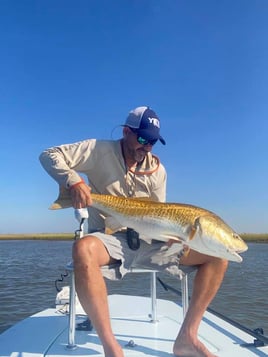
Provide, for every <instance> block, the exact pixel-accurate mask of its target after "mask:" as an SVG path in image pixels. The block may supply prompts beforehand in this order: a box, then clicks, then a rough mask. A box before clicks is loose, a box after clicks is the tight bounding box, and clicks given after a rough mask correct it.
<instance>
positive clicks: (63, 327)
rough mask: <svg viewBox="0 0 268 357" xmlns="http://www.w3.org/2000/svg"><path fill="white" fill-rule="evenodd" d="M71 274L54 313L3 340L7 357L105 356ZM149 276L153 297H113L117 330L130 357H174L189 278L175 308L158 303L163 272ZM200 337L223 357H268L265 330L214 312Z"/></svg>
mask: <svg viewBox="0 0 268 357" xmlns="http://www.w3.org/2000/svg"><path fill="white" fill-rule="evenodd" d="M81 230H82V224H81V225H80V232H81ZM69 270H70V272H71V276H72V278H71V287H70V289H69V288H68V287H65V288H63V289H62V290H61V291H60V292H59V293H58V294H57V296H56V302H55V307H54V308H48V309H46V310H44V311H41V312H39V313H37V314H35V315H32V316H30V317H28V318H26V319H25V320H23V321H21V322H19V323H17V324H15V325H14V326H13V327H11V328H9V329H8V330H6V331H5V332H3V333H2V334H1V335H0V356H1V357H7V356H10V357H41V356H42V357H44V356H46V357H67V356H92V357H103V356H104V354H103V349H102V345H101V342H100V340H99V338H98V335H97V334H96V331H95V329H94V327H92V325H91V324H90V322H89V320H88V319H87V316H86V314H85V312H84V310H83V308H82V307H81V305H80V303H79V301H78V299H77V297H76V294H75V288H74V276H73V273H72V268H71V267H70V268H69ZM134 272H147V273H148V271H144V270H143V271H141V270H135V271H133V273H134ZM149 273H150V274H151V297H142V296H131V295H109V296H108V301H109V308H110V316H111V324H112V329H113V332H114V334H115V336H116V339H117V340H118V341H119V343H120V344H121V346H122V348H123V351H124V356H125V357H130V356H132V357H145V356H150V357H156V356H159V357H168V356H174V355H173V353H172V347H173V343H174V340H175V338H176V335H177V333H178V331H179V329H180V326H181V325H182V322H183V318H184V315H185V313H186V311H187V305H188V286H187V285H188V284H187V275H184V276H183V279H182V282H181V284H182V299H180V301H178V303H175V302H172V301H168V300H163V299H157V297H156V281H157V272H156V271H149ZM169 288H171V289H173V288H172V287H169ZM178 300H179V299H178ZM199 338H200V340H201V341H202V342H203V343H204V344H205V345H206V347H207V348H208V349H209V350H210V351H211V352H212V353H213V354H215V355H216V356H218V357H236V356H237V357H240V356H241V357H256V356H260V357H264V356H268V337H266V336H264V335H263V331H259V330H256V331H252V330H250V329H248V328H246V327H244V326H241V325H240V324H238V323H236V322H234V321H232V320H229V319H227V318H225V317H224V316H221V315H220V316H219V314H217V313H215V312H212V311H211V310H208V311H207V312H206V313H205V314H204V317H203V319H202V322H201V325H200V328H199Z"/></svg>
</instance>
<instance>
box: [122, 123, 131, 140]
mask: <svg viewBox="0 0 268 357" xmlns="http://www.w3.org/2000/svg"><path fill="white" fill-rule="evenodd" d="M130 132H131V130H130V129H129V127H127V126H124V128H123V136H124V138H125V137H127V136H128V134H129V133H130Z"/></svg>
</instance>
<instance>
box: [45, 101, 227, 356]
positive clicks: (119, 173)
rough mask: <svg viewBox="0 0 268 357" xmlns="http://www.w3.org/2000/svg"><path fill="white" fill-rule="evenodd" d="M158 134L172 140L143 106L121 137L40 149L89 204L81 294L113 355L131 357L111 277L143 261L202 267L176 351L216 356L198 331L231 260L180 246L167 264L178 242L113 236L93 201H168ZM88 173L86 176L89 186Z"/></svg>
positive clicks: (80, 249) (77, 199) (78, 201)
mask: <svg viewBox="0 0 268 357" xmlns="http://www.w3.org/2000/svg"><path fill="white" fill-rule="evenodd" d="M158 140H159V141H160V142H161V143H162V144H164V145H165V140H164V139H163V138H162V137H161V135H160V120H159V118H158V116H157V115H156V113H155V112H154V111H153V110H152V109H150V108H149V107H145V106H143V107H138V108H136V109H134V110H132V111H131V112H130V113H129V115H128V117H127V119H126V122H125V124H124V125H123V137H122V139H121V140H116V141H113V140H110V141H103V140H95V139H89V140H85V141H82V142H78V143H74V144H68V145H62V146H58V147H55V148H50V149H48V150H45V151H44V152H43V153H42V154H41V155H40V161H41V163H42V165H43V167H44V168H45V169H46V171H47V172H48V173H49V174H50V175H51V176H52V177H53V178H54V179H55V180H56V181H57V182H58V183H59V185H60V186H62V187H65V189H68V190H69V194H70V196H71V199H72V204H73V207H74V208H82V207H88V209H89V234H88V235H87V236H85V237H84V238H83V239H80V240H78V241H77V242H76V243H75V244H74V248H73V260H74V268H75V284H76V290H77V294H78V296H79V300H80V302H81V304H82V306H83V308H84V310H85V312H86V313H87V314H88V316H89V318H90V320H91V321H92V323H93V325H94V327H95V329H96V331H97V333H98V335H99V337H100V339H101V341H102V345H103V348H104V353H105V356H106V357H123V351H122V348H121V346H120V345H119V343H118V342H117V341H116V339H115V337H114V335H113V332H112V328H111V325H110V321H109V310H108V303H107V291H106V286H105V281H104V278H103V276H105V277H107V278H109V279H120V278H122V277H123V276H124V274H125V273H127V271H128V270H129V268H130V267H132V266H134V262H135V267H137V266H139V265H140V266H142V267H145V266H146V267H148V268H152V269H158V270H164V269H165V270H167V271H169V272H172V274H174V275H179V273H180V269H183V270H186V269H187V266H193V265H195V266H197V273H196V277H195V281H194V286H193V293H192V299H191V302H190V305H189V309H188V312H187V314H186V317H185V320H184V322H183V325H182V327H181V329H180V331H179V333H178V336H177V338H176V340H175V343H174V347H173V352H174V355H175V356H187V357H189V356H194V357H212V356H214V355H213V354H211V353H210V352H209V351H208V350H207V348H206V347H205V346H204V345H203V344H202V343H201V342H200V341H199V340H198V337H197V332H198V327H199V324H200V322H201V319H202V316H203V314H204V312H205V310H206V308H207V307H208V305H209V303H210V302H211V300H212V299H213V298H214V296H215V294H216V292H217V291H218V289H219V287H220V285H221V282H222V279H223V276H224V273H225V271H226V268H227V262H226V261H225V260H222V259H219V258H214V257H210V256H206V255H203V254H200V253H197V252H194V251H192V250H191V251H190V253H189V254H188V255H187V256H183V254H182V252H176V254H174V251H173V252H172V253H170V259H169V261H168V262H165V264H162V263H163V262H161V265H160V262H159V264H158V261H157V257H159V252H160V251H163V252H165V256H166V255H167V251H168V250H169V247H170V245H171V244H172V242H169V244H166V243H164V242H163V243H162V242H159V241H158V242H155V241H152V244H147V243H146V242H145V241H142V240H139V239H137V235H135V232H134V239H132V235H131V234H130V233H129V230H127V229H126V228H125V229H121V230H120V231H119V232H116V233H114V234H113V235H108V234H105V233H104V229H105V219H104V218H103V216H101V215H100V214H99V212H98V211H97V210H96V209H94V208H93V207H90V205H91V203H92V202H91V195H90V193H91V191H92V192H94V193H101V194H111V195H117V196H125V197H129V196H135V197H150V198H151V199H153V200H157V201H165V197H166V193H165V191H166V171H165V168H164V167H163V165H162V164H161V163H160V161H159V159H158V158H157V157H156V156H154V155H153V154H152V153H151V150H152V147H153V145H154V144H155V143H156V142H157V141H158ZM81 174H84V175H86V177H87V180H88V183H89V186H88V185H87V183H85V181H84V180H83V179H82V178H81V176H80V175H81ZM130 232H131V231H130ZM131 233H133V232H131ZM152 238H153V237H152Z"/></svg>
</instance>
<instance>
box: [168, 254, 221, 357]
mask: <svg viewBox="0 0 268 357" xmlns="http://www.w3.org/2000/svg"><path fill="white" fill-rule="evenodd" d="M180 263H181V264H182V265H198V270H197V273H196V276H195V279H194V285H193V292H192V297H191V301H190V304H189V309H188V311H187V314H186V316H185V319H184V322H183V324H182V327H181V329H180V331H179V334H178V336H177V338H176V341H175V343H174V347H173V352H174V354H175V356H181V357H182V356H187V357H192V356H193V357H212V356H215V355H213V354H212V353H210V352H209V351H208V350H207V348H206V347H205V346H204V345H203V344H202V343H201V342H200V341H199V340H198V337H197V333H198V328H199V325H200V322H201V320H202V317H203V315H204V313H205V311H206V309H207V307H208V305H209V304H210V302H211V301H212V299H213V298H214V296H215V295H216V293H217V291H218V290H219V288H220V286H221V283H222V280H223V277H224V274H225V271H226V269H227V266H228V262H227V261H226V260H223V259H219V258H215V257H211V256H208V255H204V254H200V253H197V252H195V251H192V250H191V251H190V253H189V255H188V256H186V257H183V258H181V259H180Z"/></svg>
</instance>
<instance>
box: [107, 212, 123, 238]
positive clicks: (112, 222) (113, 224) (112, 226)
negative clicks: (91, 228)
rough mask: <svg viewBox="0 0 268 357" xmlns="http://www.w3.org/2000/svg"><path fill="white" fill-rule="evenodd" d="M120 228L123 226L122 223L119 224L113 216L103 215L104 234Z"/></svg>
mask: <svg viewBox="0 0 268 357" xmlns="http://www.w3.org/2000/svg"><path fill="white" fill-rule="evenodd" d="M122 228H123V226H122V224H120V223H119V222H118V221H117V220H116V219H115V218H114V217H111V216H108V217H105V233H106V234H113V233H115V232H117V231H119V230H120V229H122Z"/></svg>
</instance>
